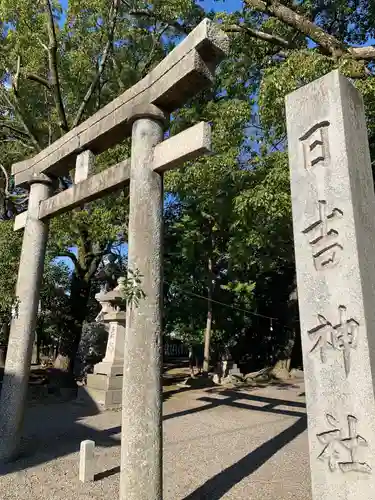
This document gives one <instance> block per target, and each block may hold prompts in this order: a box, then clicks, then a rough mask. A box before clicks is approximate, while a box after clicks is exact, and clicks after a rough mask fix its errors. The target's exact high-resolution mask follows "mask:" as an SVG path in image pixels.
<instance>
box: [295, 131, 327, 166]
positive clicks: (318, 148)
mask: <svg viewBox="0 0 375 500" xmlns="http://www.w3.org/2000/svg"><path fill="white" fill-rule="evenodd" d="M328 126H329V122H328V121H323V122H321V123H317V124H315V125H314V126H313V127H311V128H310V129H309V130H308V131H307V132H306V133H305V134H303V136H302V137H301V138H300V141H301V142H302V145H303V153H304V165H305V168H306V169H308V168H311V167H313V166H314V165H316V164H318V163H324V161H327V160H328V158H329V148H328V130H327V127H328Z"/></svg>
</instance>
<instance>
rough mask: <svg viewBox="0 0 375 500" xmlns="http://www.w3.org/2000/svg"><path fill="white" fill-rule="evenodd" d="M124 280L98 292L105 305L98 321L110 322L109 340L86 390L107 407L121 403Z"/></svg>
mask: <svg viewBox="0 0 375 500" xmlns="http://www.w3.org/2000/svg"><path fill="white" fill-rule="evenodd" d="M121 280H122V278H120V279H119V280H118V282H119V284H118V286H117V287H116V288H115V289H114V290H111V291H109V292H100V293H98V294H96V295H95V298H96V300H97V301H98V302H99V303H100V305H101V307H102V310H101V311H100V313H99V314H98V316H97V318H96V321H101V322H103V323H106V324H108V341H107V348H106V353H105V356H104V358H103V360H102V361H101V362H100V363H97V364H96V365H95V366H94V374H89V375H88V376H87V392H88V393H89V394H90V396H91V397H92V398H93V400H94V401H95V402H96V403H97V404H99V405H101V406H104V408H112V407H113V406H114V405H115V406H116V407H117V406H121V395H122V381H123V378H122V373H123V368H124V342H125V321H126V313H125V311H123V310H121V309H122V308H123V305H124V298H123V295H122V290H121Z"/></svg>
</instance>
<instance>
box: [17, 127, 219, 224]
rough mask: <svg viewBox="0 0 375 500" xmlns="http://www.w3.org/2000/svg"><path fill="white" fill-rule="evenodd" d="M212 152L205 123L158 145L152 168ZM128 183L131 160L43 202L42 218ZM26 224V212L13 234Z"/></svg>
mask: <svg viewBox="0 0 375 500" xmlns="http://www.w3.org/2000/svg"><path fill="white" fill-rule="evenodd" d="M211 152H212V149H211V127H210V125H209V124H208V123H206V122H200V123H197V124H196V125H194V126H192V127H190V128H188V129H186V130H184V131H183V132H180V133H179V134H177V135H175V136H172V137H170V138H169V139H167V140H166V141H164V142H162V143H161V144H158V145H157V146H156V147H155V149H154V160H153V163H152V168H153V169H154V170H155V171H157V172H165V171H166V170H170V169H172V168H176V167H178V166H180V165H181V164H182V163H183V162H185V161H188V160H194V159H195V158H197V157H199V156H202V155H204V154H210V153H211ZM129 179H130V160H124V161H122V162H120V163H117V164H116V165H113V166H112V167H109V168H107V169H106V170H104V171H103V172H100V173H98V174H96V175H92V176H91V177H88V179H86V180H82V181H80V182H79V183H78V184H75V185H73V186H72V187H71V188H69V189H66V190H65V191H62V192H61V193H58V194H56V195H54V196H52V197H51V198H48V200H45V201H43V202H42V203H41V204H40V208H39V218H40V219H44V218H46V219H48V218H50V217H54V216H56V215H59V214H62V213H65V212H67V211H69V210H72V209H73V208H75V207H78V206H80V205H82V204H84V203H88V202H90V201H93V200H96V199H98V198H101V197H102V196H104V195H105V194H109V193H111V192H113V191H116V190H117V189H119V188H121V187H122V186H123V185H124V184H126V183H127V182H129ZM25 224H26V212H23V213H22V214H19V215H17V217H16V219H15V223H14V230H15V231H17V230H19V229H22V228H23V227H24V226H25Z"/></svg>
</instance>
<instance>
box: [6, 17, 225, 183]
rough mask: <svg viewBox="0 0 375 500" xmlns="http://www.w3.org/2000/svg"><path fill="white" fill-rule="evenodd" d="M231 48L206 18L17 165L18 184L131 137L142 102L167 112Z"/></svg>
mask: <svg viewBox="0 0 375 500" xmlns="http://www.w3.org/2000/svg"><path fill="white" fill-rule="evenodd" d="M228 47H229V41H228V37H227V36H226V34H225V33H224V32H223V31H222V30H221V29H220V28H219V27H218V26H217V25H216V24H215V23H214V22H212V21H210V20H209V19H204V20H203V21H202V22H201V23H200V24H199V25H198V26H197V27H196V28H195V29H194V30H193V31H192V32H191V33H190V34H189V35H188V36H187V37H186V38H185V39H184V40H183V41H182V42H181V43H180V44H179V45H178V46H177V47H176V48H175V49H174V50H173V51H172V52H170V53H169V54H168V56H167V57H165V58H164V59H163V61H161V62H160V63H159V64H158V66H156V67H155V68H154V69H153V70H152V71H151V72H150V73H149V74H148V75H147V76H146V77H145V78H143V79H142V80H140V81H139V82H138V83H136V84H135V85H133V87H131V88H130V89H128V90H127V91H125V92H124V93H123V94H122V95H120V96H119V97H117V98H116V99H114V100H113V101H112V102H110V103H109V104H107V105H106V106H104V107H103V108H102V109H100V110H99V111H98V112H97V113H95V114H94V115H92V116H91V117H90V118H88V119H87V120H86V121H84V122H83V123H81V124H80V125H78V126H77V127H75V128H74V129H72V130H71V131H69V132H68V133H66V134H65V135H64V136H62V137H61V138H60V139H58V140H57V141H55V142H54V143H52V144H51V145H50V146H48V147H47V148H45V149H44V150H43V151H41V152H40V153H38V154H37V155H36V156H34V157H33V158H29V159H28V160H23V161H21V162H18V163H15V164H13V166H12V174H13V175H14V177H15V184H16V186H21V185H26V184H27V183H28V181H29V180H30V179H31V177H32V176H33V175H34V174H40V173H44V174H48V175H52V176H58V175H61V174H63V173H67V172H68V171H69V170H70V169H72V168H74V165H75V159H76V156H77V154H78V153H80V152H82V151H84V150H86V149H90V150H91V151H92V152H93V153H95V154H98V153H101V152H102V151H105V150H106V149H109V148H110V147H112V146H114V145H115V144H117V143H118V142H120V141H121V140H122V139H123V138H124V137H125V136H128V135H130V133H131V126H130V124H131V118H132V115H133V111H134V108H135V107H137V106H139V105H141V104H154V105H156V106H158V107H159V108H160V109H162V110H163V111H166V112H172V111H174V110H175V109H177V108H178V107H179V106H182V105H183V104H184V103H185V102H186V101H187V100H188V99H189V98H191V97H193V96H194V95H195V94H196V93H197V92H199V91H200V90H202V89H203V88H205V87H207V86H209V85H210V84H211V83H212V81H213V77H214V73H215V70H216V66H217V65H218V64H219V62H220V61H221V60H222V59H223V58H224V57H225V55H226V54H227V53H228Z"/></svg>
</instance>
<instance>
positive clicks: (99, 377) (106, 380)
mask: <svg viewBox="0 0 375 500" xmlns="http://www.w3.org/2000/svg"><path fill="white" fill-rule="evenodd" d="M121 368H122V367H121ZM122 379H123V377H122V374H121V375H117V376H108V375H105V374H102V373H91V374H89V375H87V386H86V391H87V393H88V394H89V396H90V397H91V398H92V399H93V400H94V401H95V403H96V404H97V405H99V406H101V407H102V408H103V409H104V410H108V409H114V408H121V397H122Z"/></svg>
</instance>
